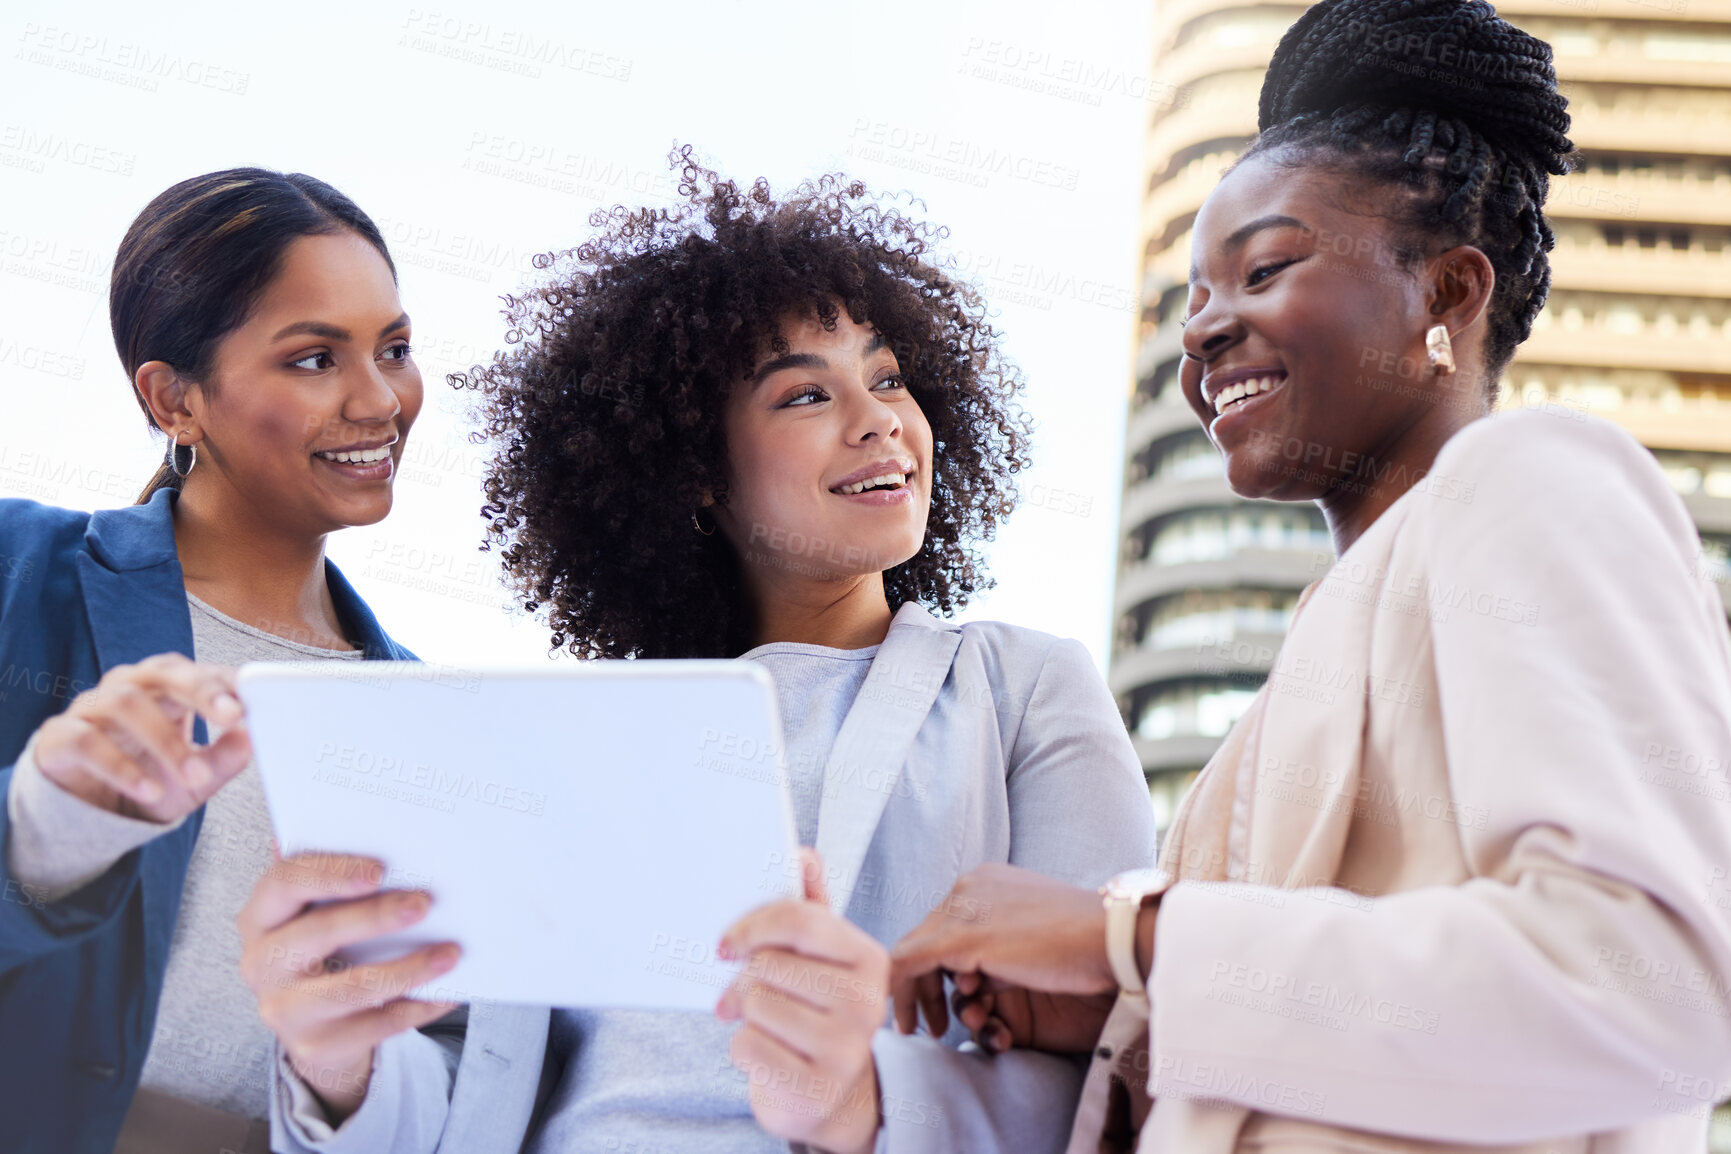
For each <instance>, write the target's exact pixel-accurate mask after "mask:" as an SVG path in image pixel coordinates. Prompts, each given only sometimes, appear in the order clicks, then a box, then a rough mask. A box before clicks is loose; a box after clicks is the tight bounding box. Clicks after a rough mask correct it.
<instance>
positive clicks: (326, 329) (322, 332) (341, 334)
mask: <svg viewBox="0 0 1731 1154" xmlns="http://www.w3.org/2000/svg"><path fill="white" fill-rule="evenodd" d="M408 324H409V314H408V313H402V314H400V315H399V316H398V317H397V319H396V320H394V321H392V322H391V323H390V324H388V325H386V326H385V327H384V328H382V329H380V330H379V335H380V336H381V337H382V336H384V335H385V334H386V333H391V332H395V331H396V330H397V329H401V328H407V327H408ZM295 333H306V334H307V335H309V336H315V337H323V338H324V339H325V340H327V341H349V340H353V339H354V334H353V333H351V332H349V330H348V329H345V328H339V327H337V326H336V325H327V324H325V323H324V322H323V321H296V322H295V323H294V324H292V325H289V326H287V327H286V328H284V329H283V330H282V331H281V332H278V333H276V334H275V335H273V336H272V337H271V340H273V341H280V340H282V339H283V338H284V337H287V336H293V335H294V334H295Z"/></svg>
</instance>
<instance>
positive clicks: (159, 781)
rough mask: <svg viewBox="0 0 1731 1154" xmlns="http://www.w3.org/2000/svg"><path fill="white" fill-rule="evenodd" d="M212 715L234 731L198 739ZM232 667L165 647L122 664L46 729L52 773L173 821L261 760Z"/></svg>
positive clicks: (41, 745) (90, 797)
mask: <svg viewBox="0 0 1731 1154" xmlns="http://www.w3.org/2000/svg"><path fill="white" fill-rule="evenodd" d="M196 716H202V717H203V718H204V719H205V720H206V721H208V722H209V723H210V724H212V725H216V726H220V727H222V728H223V729H224V730H225V731H226V732H224V733H223V735H222V737H220V738H219V739H218V740H216V741H214V742H212V743H211V744H210V745H206V746H197V745H194V744H193V743H192V722H193V718H194V717H196ZM244 716H245V711H244V710H243V709H242V708H241V704H240V698H239V697H238V696H237V694H236V692H235V670H234V668H233V667H232V666H226V665H209V664H199V663H197V662H194V661H190V660H188V659H187V658H185V657H183V656H181V655H180V654H178V653H162V654H158V655H157V656H155V657H149V658H146V659H145V660H143V661H140V662H139V663H138V664H136V665H116V666H115V667H114V668H113V669H110V670H109V671H108V672H107V673H105V674H103V676H102V680H101V681H99V682H97V684H96V686H95V687H94V688H92V689H89V690H87V691H85V692H84V693H81V694H79V695H78V696H77V697H76V698H74V699H73V701H72V704H71V705H70V706H68V707H67V708H66V709H65V710H64V711H63V712H61V713H59V714H57V715H56V716H54V717H51V718H49V719H48V720H47V721H45V722H43V723H42V727H41V728H40V729H38V730H37V731H36V736H35V746H34V756H35V759H36V766H37V768H38V769H39V770H41V772H42V775H43V776H44V777H46V778H48V780H50V781H52V782H53V783H54V784H55V785H57V786H59V787H60V788H61V789H63V790H65V791H66V792H68V793H70V794H72V795H74V796H75V797H79V798H82V799H83V800H84V801H87V802H89V803H90V804H91V805H94V806H96V807H98V808H99V809H105V810H108V811H109V812H111V813H117V814H120V815H121V816H123V817H130V818H138V819H142V820H144V821H152V822H156V823H158V824H163V825H166V824H168V823H170V822H173V821H177V820H179V819H180V818H182V817H185V816H186V815H187V814H189V813H191V812H192V811H193V810H195V809H197V808H198V807H199V806H201V805H203V804H204V803H205V801H206V800H208V799H209V798H210V797H211V795H213V794H214V793H216V791H217V790H219V789H221V788H222V787H223V786H224V785H226V784H227V783H228V781H229V780H230V779H231V778H233V777H234V776H235V775H236V774H238V773H239V772H240V771H241V770H243V769H245V768H246V766H247V763H248V762H249V761H251V760H252V740H251V738H250V737H249V736H248V734H247V731H246V728H245V726H244V725H242V724H241V722H242V720H243V718H244Z"/></svg>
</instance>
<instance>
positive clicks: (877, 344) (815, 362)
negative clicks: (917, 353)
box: [751, 333, 889, 388]
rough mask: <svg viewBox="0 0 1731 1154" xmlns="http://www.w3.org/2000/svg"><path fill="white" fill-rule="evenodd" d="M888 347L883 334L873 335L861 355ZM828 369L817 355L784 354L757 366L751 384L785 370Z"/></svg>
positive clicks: (753, 384)
mask: <svg viewBox="0 0 1731 1154" xmlns="http://www.w3.org/2000/svg"><path fill="white" fill-rule="evenodd" d="M888 345H889V341H888V340H886V339H885V338H884V335H883V334H882V333H873V334H872V338H871V340H869V341H867V342H866V347H865V352H864V353H862V354H861V355H862V356H867V357H869V356H871V355H872V354H873V353H875V352H877V351H878V350H879V349H882V348H885V347H887V346H888ZM827 368H829V362H828V361H826V360H824V359H823V358H822V357H820V356H818V355H817V354H816V353H784V354H782V355H781V356H779V357H775V358H773V359H771V360H767V361H765V362H763V364H761V365H759V366H757V369H756V371H754V372H753V373H752V374H751V384H752V386H753V387H754V388H755V387H756V386H758V385H761V384H762V383H763V382H764V380H765V379H766V378H768V377H770V376H772V375H774V374H775V373H779V372H781V370H783V369H827Z"/></svg>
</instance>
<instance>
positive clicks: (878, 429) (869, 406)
mask: <svg viewBox="0 0 1731 1154" xmlns="http://www.w3.org/2000/svg"><path fill="white" fill-rule="evenodd" d="M861 395H862V399H861V400H860V401H859V402H857V403H856V404H854V405H853V406H851V411H850V412H849V413H848V420H847V427H846V432H845V434H844V435H845V437H846V439H847V443H848V444H850V445H866V444H870V443H871V442H872V441H873V440H877V441H879V442H882V441H887V440H890V439H891V438H893V437H898V436H900V435H901V431H902V419H901V417H900V416H899V415H897V413H896V411H895V408H894V407H893V406H891V405H890V404H889V403H888V402H886V401H883V400H881V399H880V398H879V397H878V395H877V394H876V393H874V392H872V391H871V389H870V388H867V389H865V390H863V392H862V394H861Z"/></svg>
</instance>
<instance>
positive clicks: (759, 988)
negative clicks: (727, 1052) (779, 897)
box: [715, 849, 890, 1154]
mask: <svg viewBox="0 0 1731 1154" xmlns="http://www.w3.org/2000/svg"><path fill="white" fill-rule="evenodd" d="M800 857H801V864H802V865H803V867H804V874H805V900H804V901H794V900H792V899H789V900H786V901H779V902H771V903H770V904H768V905H765V906H759V907H758V908H757V909H755V910H753V911H752V912H751V913H749V914H747V915H745V917H743V918H741V919H740V920H739V921H737V922H735V923H734V924H733V925H732V926H731V927H729V929H728V931H727V933H726V934H725V935H723V937H722V940H721V949H720V953H721V956H722V957H724V958H746V959H748V960H747V963H746V966H745V968H744V970H742V971H741V972H740V975H739V977H738V978H736V979H735V980H734V982H733V984H732V985H731V986H729V987H728V988H727V992H726V993H724V994H722V995H721V1001H720V1002H718V1003H717V1004H716V1007H715V1012H716V1015H717V1016H718V1017H720V1018H721V1019H723V1020H724V1021H743V1022H744V1025H742V1026H741V1027H740V1029H739V1031H738V1032H737V1033H735V1034H734V1036H733V1046H732V1058H733V1064H734V1065H735V1066H738V1067H739V1068H740V1069H741V1070H744V1071H745V1072H746V1074H747V1075H748V1076H749V1078H750V1082H751V1111H752V1113H753V1114H755V1115H756V1116H757V1121H758V1123H759V1124H760V1125H761V1126H763V1128H764V1129H765V1130H768V1131H769V1132H770V1133H771V1134H774V1135H776V1136H777V1137H778V1138H783V1139H786V1140H787V1141H789V1142H804V1143H806V1144H808V1145H811V1146H816V1147H819V1148H820V1149H823V1150H828V1151H835V1152H836V1154H854V1152H855V1151H869V1150H871V1149H872V1147H873V1146H874V1145H875V1144H876V1141H877V1131H878V1123H879V1116H878V1079H877V1067H876V1065H875V1064H874V1063H873V1061H872V1051H871V1043H872V1037H873V1035H875V1034H876V1033H877V1031H878V1029H879V1028H880V1027H881V1026H882V1025H883V1024H884V988H885V986H886V984H887V983H888V981H889V969H890V963H889V953H888V952H887V951H886V950H885V949H884V948H883V946H881V945H879V944H878V943H877V941H876V940H875V939H874V938H872V937H871V936H870V935H869V934H867V933H866V932H865V931H864V930H861V929H860V928H859V927H857V926H855V925H853V924H851V923H850V922H848V921H847V920H846V919H845V918H843V917H842V916H841V915H840V914H837V913H835V912H833V911H832V910H831V909H830V908H829V897H828V895H827V893H826V892H825V889H824V884H823V864H822V862H821V860H820V859H819V858H818V855H817V852H816V851H815V850H809V849H806V850H801V851H800Z"/></svg>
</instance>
